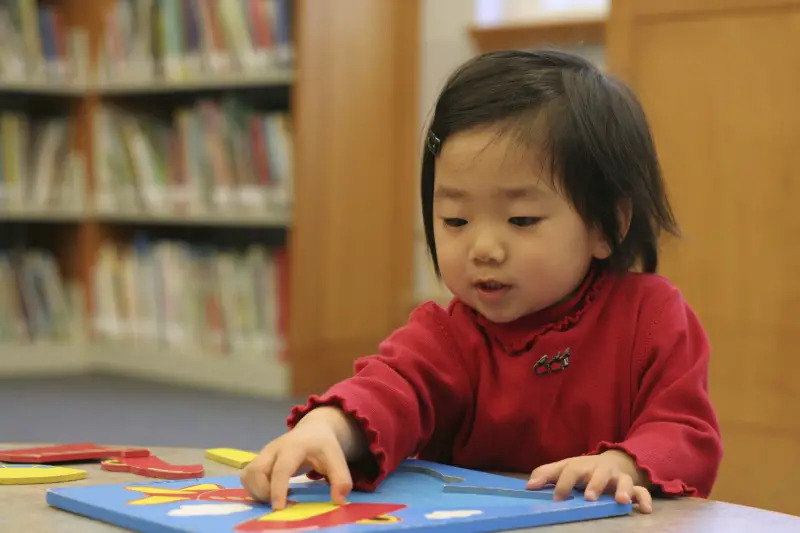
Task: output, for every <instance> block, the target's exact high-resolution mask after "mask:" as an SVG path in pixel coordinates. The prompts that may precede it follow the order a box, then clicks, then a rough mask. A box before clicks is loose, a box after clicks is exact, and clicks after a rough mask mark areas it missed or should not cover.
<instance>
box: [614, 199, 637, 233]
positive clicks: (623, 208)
mask: <svg viewBox="0 0 800 533" xmlns="http://www.w3.org/2000/svg"><path fill="white" fill-rule="evenodd" d="M631 218H633V204H632V203H631V200H630V198H625V199H624V200H622V201H621V202H620V203H619V205H618V206H617V224H618V225H619V240H620V242H622V241H624V240H625V237H627V235H628V230H630V229H631Z"/></svg>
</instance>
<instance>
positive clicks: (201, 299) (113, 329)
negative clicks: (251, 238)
mask: <svg viewBox="0 0 800 533" xmlns="http://www.w3.org/2000/svg"><path fill="white" fill-rule="evenodd" d="M286 267H287V265H286V256H285V253H284V251H283V250H282V249H276V250H269V249H267V248H266V247H264V246H261V245H255V244H254V245H250V246H248V247H247V248H246V249H245V250H243V251H232V250H225V249H218V248H214V247H207V246H197V245H190V244H188V243H184V242H179V241H171V240H160V241H155V242H153V241H150V240H149V239H147V238H143V237H137V238H136V239H135V240H134V242H133V243H132V244H127V245H123V246H117V245H114V244H110V243H109V244H106V245H104V246H103V247H102V248H101V250H100V253H99V256H98V260H97V263H96V266H95V268H94V272H93V279H92V283H93V293H94V316H93V319H92V322H93V328H94V335H95V336H96V338H98V339H99V340H101V341H124V342H126V343H133V344H135V345H137V346H146V347H150V348H153V349H156V350H161V351H164V352H167V353H171V354H185V355H188V356H195V357H196V356H218V357H231V358H237V359H240V360H241V359H244V360H251V361H283V352H284V344H285V343H284V331H285V327H286V326H285V319H286V294H285V290H286V288H285V287H286V284H285V280H286Z"/></svg>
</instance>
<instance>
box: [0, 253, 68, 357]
mask: <svg viewBox="0 0 800 533" xmlns="http://www.w3.org/2000/svg"><path fill="white" fill-rule="evenodd" d="M82 309H83V298H82V293H81V290H80V289H79V287H78V285H77V284H76V283H72V282H67V281H65V280H64V279H63V278H62V277H61V275H60V273H59V270H58V266H57V264H56V261H55V259H54V257H53V255H52V254H51V253H50V252H48V251H43V250H37V249H24V250H23V249H14V250H0V345H10V344H15V345H19V344H29V343H75V342H78V341H80V340H82V339H83V321H82V319H81V317H82V315H83V312H82Z"/></svg>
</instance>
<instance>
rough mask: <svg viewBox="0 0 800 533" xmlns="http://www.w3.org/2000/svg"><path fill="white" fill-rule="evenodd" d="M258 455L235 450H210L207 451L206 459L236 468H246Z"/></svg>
mask: <svg viewBox="0 0 800 533" xmlns="http://www.w3.org/2000/svg"><path fill="white" fill-rule="evenodd" d="M256 456H257V454H255V453H253V452H248V451H245V450H237V449H235V448H210V449H208V450H206V457H207V458H208V459H211V460H212V461H216V462H218V463H222V464H224V465H228V466H232V467H234V468H244V467H245V466H247V465H248V464H249V463H250V461H252V460H253V459H255V458H256Z"/></svg>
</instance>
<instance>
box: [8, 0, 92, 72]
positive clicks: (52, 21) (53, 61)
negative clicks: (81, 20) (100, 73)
mask: <svg viewBox="0 0 800 533" xmlns="http://www.w3.org/2000/svg"><path fill="white" fill-rule="evenodd" d="M88 50H89V39H88V33H87V32H86V30H85V29H84V28H81V27H78V26H69V25H67V23H66V21H65V17H64V12H63V7H62V6H60V5H58V4H54V3H37V1H36V0H4V1H3V2H2V3H0V82H17V83H36V82H40V83H46V82H77V81H78V80H85V79H86V76H87V65H88V55H89V54H88Z"/></svg>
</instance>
